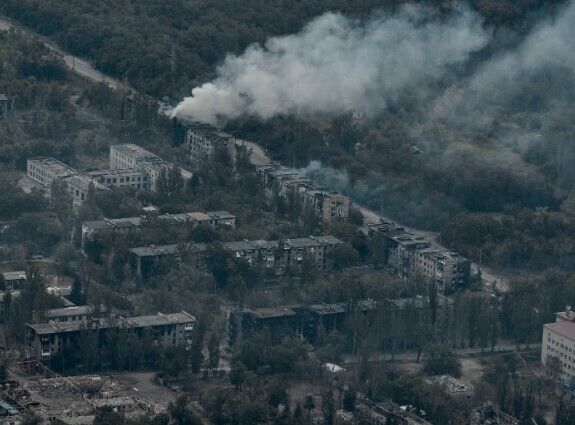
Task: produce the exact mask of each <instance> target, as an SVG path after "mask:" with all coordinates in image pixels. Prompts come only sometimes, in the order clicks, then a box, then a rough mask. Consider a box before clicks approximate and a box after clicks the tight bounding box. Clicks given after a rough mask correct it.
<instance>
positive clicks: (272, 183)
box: [257, 164, 351, 223]
mask: <svg viewBox="0 0 575 425" xmlns="http://www.w3.org/2000/svg"><path fill="white" fill-rule="evenodd" d="M257 173H258V175H259V176H260V179H261V181H262V183H263V189H264V194H265V197H266V199H267V200H268V201H271V200H272V199H274V198H275V197H277V196H280V197H283V198H287V197H288V196H290V195H294V196H293V199H295V200H297V202H299V203H300V207H301V209H302V211H303V209H304V207H305V206H307V207H308V208H310V209H311V210H312V211H313V212H314V215H315V216H316V217H317V219H318V220H320V221H321V222H322V223H332V222H334V221H345V220H347V219H348V217H349V209H350V206H351V202H350V200H349V198H348V197H347V196H345V195H342V194H341V193H338V192H334V191H328V190H323V189H321V188H318V187H316V186H315V185H314V184H313V182H312V181H311V180H310V179H309V178H307V177H306V176H305V175H304V174H303V173H302V172H301V171H300V170H296V169H293V168H288V167H284V166H281V165H279V164H268V165H264V166H261V167H258V168H257Z"/></svg>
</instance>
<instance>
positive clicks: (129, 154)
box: [110, 143, 192, 191]
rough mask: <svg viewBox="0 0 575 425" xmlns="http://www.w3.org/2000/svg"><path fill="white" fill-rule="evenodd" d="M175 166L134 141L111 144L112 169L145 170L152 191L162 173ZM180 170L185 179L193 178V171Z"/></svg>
mask: <svg viewBox="0 0 575 425" xmlns="http://www.w3.org/2000/svg"><path fill="white" fill-rule="evenodd" d="M173 166H174V165H173V164H172V163H171V162H168V161H164V160H163V159H162V158H160V157H159V156H158V155H156V154H153V153H152V152H150V151H148V150H146V149H144V148H142V147H141V146H138V145H134V144H133V143H124V144H121V145H114V146H110V169H112V170H126V169H138V170H141V171H143V172H144V173H146V174H147V176H148V189H149V190H151V191H155V190H156V182H157V180H158V177H159V176H160V173H161V172H162V171H163V170H167V169H169V168H171V167H173ZM180 172H181V174H182V178H183V179H184V180H189V179H191V178H192V173H190V172H189V171H186V170H184V169H183V168H180Z"/></svg>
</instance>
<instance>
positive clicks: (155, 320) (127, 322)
mask: <svg viewBox="0 0 575 425" xmlns="http://www.w3.org/2000/svg"><path fill="white" fill-rule="evenodd" d="M195 321H196V318H195V317H194V316H192V315H191V314H189V313H187V312H185V311H183V312H181V313H172V314H162V313H158V314H153V315H149V316H137V317H128V318H123V317H120V318H118V319H116V320H114V319H93V320H92V321H91V322H89V324H88V326H87V328H90V329H108V328H114V327H122V326H125V327H128V328H144V327H151V326H168V325H178V324H180V325H181V324H191V323H194V322H195ZM27 326H28V328H30V329H32V330H33V331H34V332H35V333H36V334H38V335H52V334H59V333H71V332H78V331H80V330H81V329H83V328H85V327H86V325H85V324H84V323H82V322H80V321H75V322H59V323H56V322H48V323H35V324H27Z"/></svg>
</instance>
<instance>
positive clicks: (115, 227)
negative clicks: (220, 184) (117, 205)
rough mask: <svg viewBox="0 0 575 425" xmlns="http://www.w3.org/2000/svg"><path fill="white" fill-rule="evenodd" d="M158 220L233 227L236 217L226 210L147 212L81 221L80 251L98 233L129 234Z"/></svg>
mask: <svg viewBox="0 0 575 425" xmlns="http://www.w3.org/2000/svg"><path fill="white" fill-rule="evenodd" d="M153 220H159V221H161V222H163V223H164V224H168V225H171V226H181V225H192V226H196V225H202V224H204V225H205V224H208V225H210V226H212V227H216V226H224V227H232V228H234V227H235V225H236V217H235V216H234V215H233V214H230V213H228V212H227V211H208V212H206V213H201V212H189V213H180V214H161V215H160V214H156V213H155V212H154V213H149V214H145V215H143V216H140V217H124V218H112V219H108V218H105V219H102V220H94V221H85V222H83V223H82V252H85V248H86V244H87V243H89V242H90V241H93V240H94V239H95V238H96V237H97V236H98V235H101V234H103V233H105V232H112V233H119V234H130V233H134V232H137V231H139V230H140V229H141V228H142V226H143V225H144V224H145V223H147V222H148V221H153Z"/></svg>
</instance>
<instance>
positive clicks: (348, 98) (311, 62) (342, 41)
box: [172, 6, 489, 124]
mask: <svg viewBox="0 0 575 425" xmlns="http://www.w3.org/2000/svg"><path fill="white" fill-rule="evenodd" d="M430 15H431V11H430V10H429V9H425V8H422V7H419V6H407V7H404V8H402V9H401V10H400V11H399V12H397V13H395V14H392V15H389V14H380V15H379V16H378V17H376V18H373V19H371V20H369V21H359V20H354V19H349V18H346V17H344V16H342V15H340V14H335V13H327V14H325V15H323V16H321V17H319V18H317V19H315V20H314V21H312V22H311V23H310V24H308V25H307V26H306V27H305V28H304V29H303V30H302V31H301V32H300V33H298V34H295V35H289V36H282V37H274V38H270V39H269V40H268V41H267V42H266V43H265V45H264V46H262V45H259V44H254V45H251V46H250V47H248V48H247V50H246V51H245V52H244V53H243V54H242V55H240V56H233V55H230V56H228V57H227V58H226V59H225V61H224V62H223V63H222V64H221V65H220V66H219V67H218V69H217V75H218V76H217V78H216V79H215V80H213V81H211V82H209V83H206V84H204V85H202V86H200V87H196V88H195V89H193V90H192V96H191V97H188V98H185V99H184V100H183V101H182V102H181V103H180V104H179V105H178V106H177V107H176V108H175V110H174V111H173V113H172V115H173V116H176V117H179V118H183V119H191V120H196V121H204V122H209V123H213V124H215V123H221V122H222V121H225V120H227V119H233V118H237V117H240V116H242V115H253V116H257V117H259V118H262V119H269V118H271V117H274V116H277V115H282V114H290V113H298V112H299V113H305V114H333V113H341V112H344V111H346V110H348V109H349V108H353V109H354V110H356V111H360V112H363V113H367V114H369V113H377V112H379V111H381V110H382V108H384V107H385V106H386V104H387V103H388V102H390V101H393V100H394V99H396V98H397V97H398V96H399V95H400V94H401V93H402V92H404V91H405V90H406V89H409V88H413V87H418V86H419V85H421V84H425V83H426V82H431V81H434V80H435V79H439V78H441V77H442V76H444V75H445V73H446V72H447V71H448V69H449V68H450V67H451V66H454V65H457V64H460V63H464V62H465V61H466V60H467V59H468V57H469V55H470V54H471V53H473V52H475V51H477V50H479V49H481V48H482V47H483V46H485V44H486V43H487V42H488V40H489V35H488V34H487V33H486V32H485V30H484V29H483V28H482V25H481V24H482V21H481V19H480V17H479V16H478V15H477V14H475V13H473V12H471V11H469V10H467V9H461V10H458V11H457V12H456V13H454V14H453V15H452V16H450V17H437V16H431V17H430Z"/></svg>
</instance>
